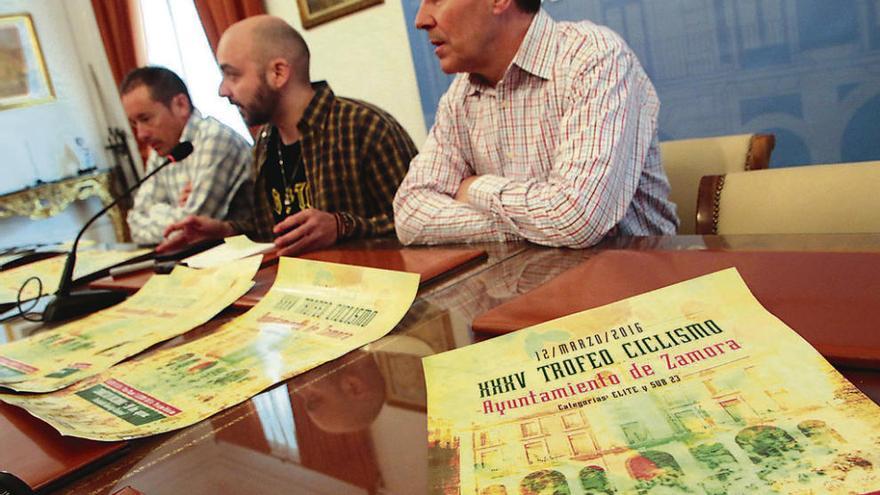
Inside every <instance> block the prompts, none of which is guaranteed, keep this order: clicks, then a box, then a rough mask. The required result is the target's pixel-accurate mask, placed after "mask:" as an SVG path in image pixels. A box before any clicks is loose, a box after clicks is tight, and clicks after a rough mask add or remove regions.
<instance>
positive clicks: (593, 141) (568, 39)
mask: <svg viewBox="0 0 880 495" xmlns="http://www.w3.org/2000/svg"><path fill="white" fill-rule="evenodd" d="M658 111H659V101H658V99H657V95H656V92H655V91H654V87H653V85H652V84H651V82H650V81H649V80H648V77H647V76H646V74H645V72H644V70H643V69H642V67H641V65H640V64H639V62H638V60H637V59H636V57H635V55H634V54H633V53H632V51H631V50H630V49H629V48H628V47H627V46H626V44H625V43H624V41H623V40H622V39H621V38H620V37H619V36H617V35H616V34H615V33H613V32H612V31H611V30H609V29H607V28H605V27H601V26H597V25H595V24H592V23H590V22H587V21H583V22H578V23H556V22H554V21H553V19H551V18H550V17H549V16H548V15H547V14H546V13H545V12H544V11H543V10H541V11H540V12H538V14H537V15H536V16H535V18H534V19H533V21H532V24H531V26H530V27H529V30H528V32H527V34H526V36H525V38H524V40H523V42H522V44H521V45H520V47H519V50H518V52H517V54H516V56H515V57H514V60H513V63H512V64H511V66H510V67H509V68H508V70H507V72H506V73H505V75H504V77H503V78H502V79H501V81H500V82H499V83H498V84H497V85H496V86H495V87H490V86H487V85H485V84H482V83H480V81H479V80H478V79H477V78H475V77H474V76H471V75H468V74H459V75H458V76H457V77H456V79H455V80H454V81H453V83H452V85H451V86H450V88H449V90H448V91H447V92H446V94H444V95H443V97H442V98H441V100H440V103H439V107H438V110H437V118H436V123H435V124H434V126H433V128H432V129H431V132H430V133H429V136H428V140H427V142H426V144H425V145H424V147H423V148H422V151H421V153H419V155H418V156H417V157H416V158H415V159H414V160H413V162H412V163H411V164H410V170H409V173H408V174H407V177H406V179H404V181H403V184H401V187H400V189H399V190H398V192H397V196H396V197H395V200H394V213H395V216H396V219H397V235H398V237H399V238H400V240H401V241H402V242H403V243H404V244H412V243H419V244H433V243H447V242H467V241H491V240H496V241H504V240H511V239H527V240H529V241H532V242H535V243H538V244H543V245H547V246H568V247H586V246H590V245H593V244H595V243H597V242H599V241H600V240H602V238H603V237H605V236H606V235H610V234H622V235H651V234H674V233H675V229H676V225H677V222H678V220H677V218H676V215H675V207H674V205H673V204H672V203H671V202H670V201H669V200H668V199H667V196H668V193H669V182H668V180H667V178H666V174H665V173H664V171H663V169H662V167H661V165H660V153H659V149H658V146H657V113H658ZM474 175H476V176H479V177H478V178H477V179H476V180H474V182H473V183H472V184H471V186H470V189H469V190H468V203H467V204H465V203H462V202H458V201H456V200H455V199H454V197H455V194H456V192H457V190H458V188H459V185H460V184H461V182H462V180H464V179H466V178H468V177H470V176H474Z"/></svg>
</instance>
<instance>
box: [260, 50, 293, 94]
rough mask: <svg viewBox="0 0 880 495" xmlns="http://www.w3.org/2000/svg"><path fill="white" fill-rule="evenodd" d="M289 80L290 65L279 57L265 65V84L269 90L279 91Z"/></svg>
mask: <svg viewBox="0 0 880 495" xmlns="http://www.w3.org/2000/svg"><path fill="white" fill-rule="evenodd" d="M289 80H290V64H289V63H288V62H287V60H285V59H284V58H281V57H276V58H273V59H272V60H270V61H269V63H268V64H267V65H266V82H267V83H268V84H269V86H270V87H271V88H274V89H279V88H281V87H282V86H284V85H285V84H287V81H289Z"/></svg>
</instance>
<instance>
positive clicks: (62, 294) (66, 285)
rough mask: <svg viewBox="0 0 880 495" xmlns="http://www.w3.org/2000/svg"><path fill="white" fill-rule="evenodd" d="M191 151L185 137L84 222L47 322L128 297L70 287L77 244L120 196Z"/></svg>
mask: <svg viewBox="0 0 880 495" xmlns="http://www.w3.org/2000/svg"><path fill="white" fill-rule="evenodd" d="M190 153H192V144H190V143H189V141H184V142H182V143H180V144H178V145H177V146H175V147H174V149H172V150H171V152H170V153H169V154H168V156H167V158H166V160H165V162H164V163H162V164H161V165H159V166H158V167H156V168H155V169H154V170H153V171H152V172H150V173H149V174H147V175H145V176H144V178H143V179H141V180H140V181H138V182H136V183H135V184H134V185H133V186H131V187H129V188H128V189H127V190H126V191H125V192H124V193H122V194H120V195H119V196H118V197H117V198H115V199H114V200H113V201H111V202H110V204H108V205H107V206H105V207H104V208H101V211H99V212H98V213H95V215H93V216H92V218H90V219H89V221H88V222H86V224H85V226H83V228H82V229H80V231H79V233H78V234H77V235H76V239H74V241H73V246H72V247H71V248H70V253H68V254H67V260H66V261H65V262H64V270H63V271H62V272H61V282H60V283H59V284H58V290H57V291H55V296H54V297H53V298H52V299H51V300H50V301H49V302H48V303H47V304H46V309H45V310H43V321H44V322H56V321H61V320H66V319H68V318H72V317H74V316H78V315H81V314H83V313H91V312H94V311H98V310H101V309H104V308H107V307H109V306H113V305H114V304H117V303H120V302H122V301H124V300H125V298H126V297H127V295H126V294H125V293H124V292H116V291H112V290H106V289H102V290H82V291H77V292H74V293H71V291H70V289H71V287H72V286H73V268H74V266H75V265H76V248H77V246H78V245H79V240H80V238H81V237H82V236H83V234H84V233H85V232H86V230H87V229H88V228H89V226H91V225H92V223H94V222H95V220H97V219H98V218H99V217H100V216H101V215H103V214H104V213H107V211H109V210H110V208H113V207H114V206H116V204H117V203H119V200H120V199H122V198H125V197H128V195H129V194H131V193H132V191H134V190H135V189H137V188H138V187H140V185H141V184H143V183H144V182H146V181H147V179H149V178H150V177H152V176H154V175H156V174H157V173H159V172H160V171H161V170H162V169H164V168H165V167H167V166H168V165H170V164H172V163H174V162H176V161H179V160H182V159H184V158H186V157H187V156H189V154H190Z"/></svg>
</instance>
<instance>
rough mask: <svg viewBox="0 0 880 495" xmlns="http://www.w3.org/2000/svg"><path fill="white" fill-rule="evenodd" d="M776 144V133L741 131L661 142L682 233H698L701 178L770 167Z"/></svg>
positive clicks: (664, 165)
mask: <svg viewBox="0 0 880 495" xmlns="http://www.w3.org/2000/svg"><path fill="white" fill-rule="evenodd" d="M775 145H776V138H775V137H774V136H773V135H772V134H740V135H735V136H718V137H710V138H699V139H681V140H676V141H664V142H662V143H660V157H661V159H662V160H663V168H664V169H665V170H666V175H667V177H669V184H670V186H671V187H672V190H671V192H670V194H669V199H670V200H671V201H672V202H673V203H675V206H676V208H677V212H678V218H679V226H678V233H679V234H693V233H694V232H695V227H694V225H695V218H696V217H695V214H696V207H697V188H698V187H699V185H700V177H702V176H704V175H711V174H724V173H728V172H741V171H744V170H761V169H766V168H768V167H769V166H770V154H771V153H772V152H773V147H774V146H775Z"/></svg>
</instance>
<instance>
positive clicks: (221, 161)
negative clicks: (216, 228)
mask: <svg viewBox="0 0 880 495" xmlns="http://www.w3.org/2000/svg"><path fill="white" fill-rule="evenodd" d="M180 140H181V141H190V142H192V144H193V152H192V154H191V155H189V156H188V157H187V158H185V159H183V160H181V161H180V162H178V163H173V164H171V165H169V166H167V167H166V168H165V169H163V170H162V171H161V172H159V173H158V174H156V175H155V176H154V177H152V178H150V179H149V180H147V181H146V182H144V184H143V185H142V186H141V187H140V189H138V191H137V193H136V194H135V197H134V207H133V208H132V210H131V211H130V212H129V213H128V226H129V229H130V230H131V237H132V240H134V241H135V242H137V243H141V244H157V243H159V242H161V241H162V233H163V232H164V230H165V228H166V227H167V226H168V225H170V224H172V223H174V222H177V221H179V220H182V219H183V218H185V217H186V216H187V215H205V216H209V217H211V218H216V219H219V220H223V219H228V218H229V217H231V216H233V214H237V215H241V214H245V215H250V214H251V210H252V206H251V205H252V202H253V193H252V189H251V188H252V187H253V178H252V176H251V163H252V160H253V155H252V153H251V147H250V145H249V144H248V142H247V141H246V140H245V139H244V138H243V137H242V136H240V135H239V134H238V133H236V132H235V131H233V130H232V129H231V128H229V127H227V126H225V125H223V124H221V123H220V122H219V121H217V120H216V119H214V118H212V117H207V118H204V117H202V116H201V114H200V113H199V112H198V111H197V110H193V113H192V115H191V116H190V118H189V120H188V121H187V123H186V126H185V127H184V129H183V132H182V133H181V136H180ZM164 161H165V158H164V157H160V156H159V154H158V153H156V151H155V150H153V151H151V152H150V157H149V158H148V159H147V173H149V172H152V171H153V170H155V169H156V167H158V166H159V165H161V164H162V162H164ZM187 184H192V192H190V195H189V199H188V200H187V202H186V204H184V205H183V206H179V199H180V194H181V191H183V189H184V187H186V185H187ZM239 192H241V194H237V193H239Z"/></svg>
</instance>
